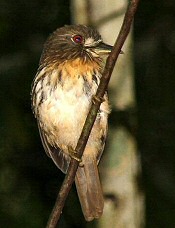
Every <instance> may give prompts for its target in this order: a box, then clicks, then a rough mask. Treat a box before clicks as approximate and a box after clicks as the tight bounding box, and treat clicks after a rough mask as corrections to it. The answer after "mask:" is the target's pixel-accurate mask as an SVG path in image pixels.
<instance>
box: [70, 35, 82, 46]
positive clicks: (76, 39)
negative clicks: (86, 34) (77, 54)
mask: <svg viewBox="0 0 175 228" xmlns="http://www.w3.org/2000/svg"><path fill="white" fill-rule="evenodd" d="M72 39H73V41H74V42H75V43H78V44H81V43H82V42H83V37H82V36H80V35H75V36H73V38H72Z"/></svg>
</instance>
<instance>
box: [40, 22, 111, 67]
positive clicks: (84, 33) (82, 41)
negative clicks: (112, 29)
mask: <svg viewBox="0 0 175 228" xmlns="http://www.w3.org/2000/svg"><path fill="white" fill-rule="evenodd" d="M111 49H112V46H110V45H108V44H105V43H103V41H102V38H101V36H100V34H99V33H98V31H97V30H96V29H94V28H91V27H88V26H85V25H69V26H64V27H62V28H59V29H57V30H56V31H55V32H53V33H52V34H51V35H50V37H49V38H48V40H47V41H46V43H45V45H44V50H43V54H42V57H41V62H40V63H41V64H44V63H46V64H47V63H51V62H53V63H56V62H58V63H60V62H63V61H66V60H75V59H77V58H79V59H81V60H82V61H84V62H86V61H89V60H90V61H91V60H92V61H96V60H97V59H101V58H102V56H103V55H106V54H109V53H110V52H111Z"/></svg>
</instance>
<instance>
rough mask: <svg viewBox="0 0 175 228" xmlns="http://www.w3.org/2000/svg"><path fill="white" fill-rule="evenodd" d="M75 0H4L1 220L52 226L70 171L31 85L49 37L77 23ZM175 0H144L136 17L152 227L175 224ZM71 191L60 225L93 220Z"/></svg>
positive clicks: (0, 15) (0, 10)
mask: <svg viewBox="0 0 175 228" xmlns="http://www.w3.org/2000/svg"><path fill="white" fill-rule="evenodd" d="M69 8H70V6H69V1H64V0H59V1H56V0H50V1H34V0H31V1H22V0H19V1H17V2H16V1H14V0H0V53H1V54H0V104H1V109H0V135H1V137H0V226H2V227H14V228H15V227H26V228H32V227H35V228H40V227H45V224H46V222H47V219H48V217H49V214H50V212H51V210H52V207H53V205H54V202H55V199H56V195H57V192H58V189H59V187H60V185H61V183H62V180H63V178H64V175H63V174H62V173H61V172H60V171H59V170H58V169H57V168H56V166H55V165H54V164H53V162H52V161H51V159H49V158H48V157H47V156H46V155H45V153H44V150H43V148H42V145H41V141H40V138H39V133H38V129H37V124H36V121H35V119H34V117H33V114H32V111H31V107H30V88H31V83H32V80H33V78H34V75H35V73H36V70H37V67H38V62H39V58H40V55H41V51H42V47H43V43H44V41H45V39H46V38H47V36H48V34H50V33H51V32H52V31H54V30H55V29H56V28H57V27H60V26H63V25H64V24H70V23H71V22H70V10H69ZM174 22H175V2H174V1H173V0H167V1H163V0H161V1H157V0H153V1H150V0H142V1H141V2H140V6H139V9H138V12H137V15H136V18H135V28H134V37H135V47H134V55H135V59H134V61H135V73H136V76H135V79H136V80H135V81H136V95H137V103H138V143H139V151H140V154H141V160H142V169H143V180H142V182H143V186H144V188H145V192H146V227H150V228H152V227H153V228H154V227H155V228H156V227H166V228H171V227H172V228H173V227H174V226H175V216H174V215H175V139H174V138H175V121H174V119H175V110H174V106H175V89H174V87H175V23H174ZM85 224H86V223H85V222H84V218H83V216H82V214H81V210H80V206H79V203H78V200H77V196H76V191H75V188H74V191H71V194H70V195H69V198H68V200H67V203H66V206H65V208H64V213H63V216H62V219H61V222H60V227H64V228H69V227H85Z"/></svg>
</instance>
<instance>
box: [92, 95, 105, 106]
mask: <svg viewBox="0 0 175 228" xmlns="http://www.w3.org/2000/svg"><path fill="white" fill-rule="evenodd" d="M104 101H105V99H104V98H103V97H97V96H95V95H94V96H93V97H92V102H93V103H94V104H95V103H96V102H100V103H102V102H104Z"/></svg>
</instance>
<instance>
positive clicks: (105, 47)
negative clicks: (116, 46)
mask: <svg viewBox="0 0 175 228" xmlns="http://www.w3.org/2000/svg"><path fill="white" fill-rule="evenodd" d="M112 48H113V46H111V45H109V44H105V43H103V42H100V43H99V44H98V45H97V46H96V47H94V48H93V50H94V51H95V52H96V53H97V54H99V55H105V54H109V53H110V52H111V50H112Z"/></svg>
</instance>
